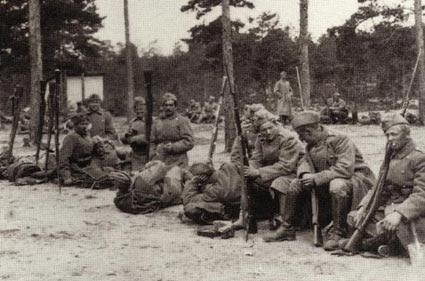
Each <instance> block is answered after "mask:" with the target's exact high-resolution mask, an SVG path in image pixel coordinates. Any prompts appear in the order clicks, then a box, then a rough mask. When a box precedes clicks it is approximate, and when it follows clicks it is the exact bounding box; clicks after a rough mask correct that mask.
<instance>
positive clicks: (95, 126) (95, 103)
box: [87, 94, 117, 140]
mask: <svg viewBox="0 0 425 281" xmlns="http://www.w3.org/2000/svg"><path fill="white" fill-rule="evenodd" d="M87 102H88V110H87V116H88V118H89V122H90V124H91V128H90V130H89V133H90V136H91V137H94V136H99V137H101V138H107V139H110V140H116V139H117V133H116V131H115V128H114V126H113V123H112V115H111V113H110V112H109V111H106V110H104V109H103V108H102V107H101V106H100V104H101V102H102V100H101V99H100V97H99V95H97V94H92V95H90V97H89V98H88V100H87Z"/></svg>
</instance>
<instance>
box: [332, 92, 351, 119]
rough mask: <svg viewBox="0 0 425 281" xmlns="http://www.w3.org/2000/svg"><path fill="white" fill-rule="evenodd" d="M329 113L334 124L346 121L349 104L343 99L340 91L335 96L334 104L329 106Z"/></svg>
mask: <svg viewBox="0 0 425 281" xmlns="http://www.w3.org/2000/svg"><path fill="white" fill-rule="evenodd" d="M329 115H330V118H331V120H332V123H333V124H337V123H345V120H346V119H347V117H348V109H347V104H346V102H345V101H344V100H343V99H341V95H340V94H339V93H335V94H334V96H333V102H332V106H331V107H330V108H329Z"/></svg>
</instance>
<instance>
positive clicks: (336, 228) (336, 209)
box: [323, 194, 350, 251]
mask: <svg viewBox="0 0 425 281" xmlns="http://www.w3.org/2000/svg"><path fill="white" fill-rule="evenodd" d="M349 204H350V198H349V197H342V196H337V195H335V194H332V221H333V227H332V229H331V230H330V231H329V232H328V235H327V239H328V240H327V241H326V243H325V245H324V247H323V248H324V249H325V251H334V250H337V249H338V248H339V240H341V239H343V238H346V235H347V223H346V220H347V215H348V211H349Z"/></svg>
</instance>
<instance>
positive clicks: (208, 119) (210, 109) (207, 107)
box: [201, 96, 218, 123]
mask: <svg viewBox="0 0 425 281" xmlns="http://www.w3.org/2000/svg"><path fill="white" fill-rule="evenodd" d="M217 108H218V104H217V103H216V102H215V97H214V96H210V97H209V100H208V101H207V102H205V104H204V116H203V117H202V120H201V122H204V123H213V122H214V121H215V112H216V111H217Z"/></svg>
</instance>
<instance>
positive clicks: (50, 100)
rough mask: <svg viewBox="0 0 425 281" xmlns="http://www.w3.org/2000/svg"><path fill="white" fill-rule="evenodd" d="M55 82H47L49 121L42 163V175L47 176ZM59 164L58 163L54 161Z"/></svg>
mask: <svg viewBox="0 0 425 281" xmlns="http://www.w3.org/2000/svg"><path fill="white" fill-rule="evenodd" d="M54 87H55V84H54V83H52V82H51V83H49V96H48V97H47V109H48V110H47V115H48V117H49V122H48V125H47V146H46V162H45V165H44V173H45V174H44V175H45V177H46V178H47V169H48V166H49V154H50V144H51V142H52V131H53V123H54V122H53V118H54V109H53V104H54V102H53V100H54V91H55V89H54ZM56 164H57V165H59V163H56Z"/></svg>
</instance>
